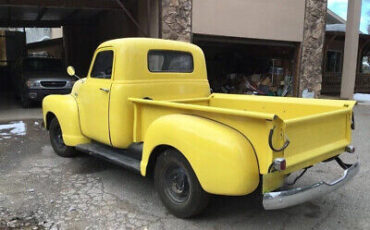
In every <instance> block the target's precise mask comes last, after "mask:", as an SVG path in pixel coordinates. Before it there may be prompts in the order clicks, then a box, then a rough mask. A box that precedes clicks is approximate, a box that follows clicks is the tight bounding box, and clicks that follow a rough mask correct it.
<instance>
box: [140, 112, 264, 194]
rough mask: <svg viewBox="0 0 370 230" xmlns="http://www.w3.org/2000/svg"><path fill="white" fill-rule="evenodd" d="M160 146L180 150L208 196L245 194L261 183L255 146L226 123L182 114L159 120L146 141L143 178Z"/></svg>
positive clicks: (146, 136) (148, 131)
mask: <svg viewBox="0 0 370 230" xmlns="http://www.w3.org/2000/svg"><path fill="white" fill-rule="evenodd" d="M159 145H169V146H172V147H174V148H176V149H177V150H179V151H180V152H181V153H182V154H183V155H184V156H185V158H186V159H187V160H188V162H189V163H190V165H191V167H192V168H193V170H194V172H195V174H196V175H197V177H198V180H199V182H200V184H201V186H202V188H203V189H204V190H205V191H206V192H208V193H212V194H218V195H246V194H249V193H251V192H253V191H254V190H255V189H256V188H257V186H258V184H259V171H258V163H257V159H256V156H255V153H254V150H253V147H252V145H251V144H250V143H249V141H248V140H247V139H246V137H244V136H243V135H242V134H241V133H239V132H238V131H236V130H235V129H233V128H231V127H229V126H226V125H224V124H221V123H218V122H215V121H212V120H209V119H206V118H201V117H197V116H191V115H179V114H175V115H167V116H163V117H161V118H159V119H157V120H156V121H154V122H153V123H152V124H151V125H150V127H149V128H148V130H147V132H146V134H145V138H144V149H143V156H142V162H141V174H142V175H143V176H145V175H146V170H147V165H148V161H149V159H150V154H151V153H152V152H153V150H154V149H155V147H156V146H159Z"/></svg>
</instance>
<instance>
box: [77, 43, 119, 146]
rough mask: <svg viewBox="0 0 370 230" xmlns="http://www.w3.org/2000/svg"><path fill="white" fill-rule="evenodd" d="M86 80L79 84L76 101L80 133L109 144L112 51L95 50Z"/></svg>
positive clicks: (107, 49)
mask: <svg viewBox="0 0 370 230" xmlns="http://www.w3.org/2000/svg"><path fill="white" fill-rule="evenodd" d="M93 63H94V64H93V65H92V67H90V73H89V74H88V76H87V79H86V81H85V82H84V83H83V84H82V85H81V87H80V89H79V91H78V95H77V102H78V106H79V112H80V124H81V130H82V133H83V134H84V135H85V136H87V137H89V138H91V139H93V140H96V141H98V142H100V143H104V144H107V145H111V141H110V134H109V120H108V117H109V116H108V114H109V97H110V90H111V84H112V79H113V75H114V71H113V72H112V70H114V67H113V64H114V52H113V50H111V49H109V48H101V49H99V50H97V51H96V53H95V58H94V60H93Z"/></svg>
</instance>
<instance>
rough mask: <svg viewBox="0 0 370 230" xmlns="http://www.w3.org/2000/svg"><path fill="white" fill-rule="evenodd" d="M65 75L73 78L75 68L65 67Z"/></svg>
mask: <svg viewBox="0 0 370 230" xmlns="http://www.w3.org/2000/svg"><path fill="white" fill-rule="evenodd" d="M67 73H68V75H69V76H71V77H74V76H75V74H76V71H75V68H73V66H68V67H67Z"/></svg>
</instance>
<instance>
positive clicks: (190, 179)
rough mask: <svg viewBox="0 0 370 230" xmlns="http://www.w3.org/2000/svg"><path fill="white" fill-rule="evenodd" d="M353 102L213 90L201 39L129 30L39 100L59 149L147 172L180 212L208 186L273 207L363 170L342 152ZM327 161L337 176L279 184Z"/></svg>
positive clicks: (194, 205)
mask: <svg viewBox="0 0 370 230" xmlns="http://www.w3.org/2000/svg"><path fill="white" fill-rule="evenodd" d="M69 74H70V75H71V76H74V75H75V74H74V71H73V69H72V68H70V71H69ZM354 105H355V102H354V101H335V100H333V101H329V100H315V99H298V98H278V97H263V96H247V95H225V94H212V93H211V92H210V87H209V83H208V80H207V72H206V63H205V58H204V54H203V52H202V50H201V49H200V48H199V47H197V46H195V45H193V44H189V43H184V42H177V41H169V40H161V39H147V38H126V39H117V40H112V41H108V42H104V43H102V44H101V45H100V46H99V47H98V48H97V50H96V51H95V54H94V57H93V59H92V62H91V66H90V69H89V72H88V75H87V76H86V77H85V78H82V79H80V80H78V81H77V82H76V83H75V85H74V86H73V89H72V92H71V94H69V95H50V96H47V97H46V98H45V99H44V100H43V115H44V123H45V128H46V129H48V130H49V133H50V139H51V144H52V146H53V148H54V150H55V152H56V153H57V154H58V155H60V156H63V157H72V156H75V155H76V150H79V151H81V152H86V153H88V154H91V155H94V156H97V157H100V158H103V159H106V160H109V161H112V162H114V163H116V164H119V165H121V166H123V167H126V168H129V169H131V170H133V171H135V172H138V173H140V174H141V175H142V176H148V175H153V177H154V182H155V185H156V189H157V191H158V193H159V195H160V197H161V200H162V201H163V203H164V205H165V206H166V207H167V208H168V209H169V210H170V211H171V212H172V213H173V214H174V215H176V216H178V217H183V218H186V217H191V216H194V215H196V214H198V213H200V212H201V211H202V210H203V209H204V208H205V207H206V205H207V202H208V200H209V195H210V194H217V195H232V196H242V195H247V194H250V193H252V192H253V191H255V190H256V189H258V188H261V189H262V191H261V193H262V195H263V206H264V207H265V208H266V209H278V208H284V207H289V206H292V205H296V204H299V203H302V202H305V201H307V200H309V199H311V198H312V197H315V196H319V195H322V192H321V191H325V192H328V191H332V190H334V189H336V188H337V187H338V186H341V185H343V184H344V183H345V182H347V181H348V180H350V179H351V178H352V177H353V176H354V175H355V174H356V173H357V172H358V169H359V165H358V163H355V164H353V165H349V164H345V163H343V162H342V161H341V160H340V159H339V157H338V156H339V155H340V154H342V153H343V152H345V151H347V152H353V151H354V148H353V147H352V146H350V143H351V126H352V124H353V113H352V110H353V106H354ZM323 130H324V131H323ZM307 136H310V137H311V140H310V142H308V141H307ZM328 160H336V161H337V162H338V163H339V165H340V166H341V167H342V168H343V169H344V170H345V172H344V174H343V175H344V176H342V177H341V178H340V180H338V181H336V182H335V183H333V184H331V183H324V182H318V183H319V185H316V184H315V185H312V186H313V187H310V186H309V187H308V188H307V189H306V190H305V193H304V194H302V193H301V190H300V189H298V190H288V191H283V192H280V191H279V192H277V191H276V190H277V189H279V188H281V187H282V185H283V184H284V179H285V178H286V177H287V176H288V175H289V174H290V173H292V172H295V171H298V170H301V169H307V168H309V167H311V166H313V165H315V164H317V163H319V162H322V161H328ZM317 187H321V188H320V189H319V190H320V191H318V190H317Z"/></svg>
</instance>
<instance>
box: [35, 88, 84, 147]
mask: <svg viewBox="0 0 370 230" xmlns="http://www.w3.org/2000/svg"><path fill="white" fill-rule="evenodd" d="M42 112H43V118H44V123H45V127H48V126H49V124H48V122H49V121H48V119H47V117H48V116H49V115H51V114H53V115H55V116H56V118H57V119H58V121H59V124H60V127H61V129H62V133H63V141H64V143H65V144H66V145H68V146H76V145H78V144H83V143H88V142H90V140H89V139H88V138H86V137H85V136H84V135H82V133H81V129H80V122H79V115H78V105H77V102H76V100H75V98H74V97H73V96H72V95H49V96H47V97H45V98H44V100H43V101H42Z"/></svg>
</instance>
